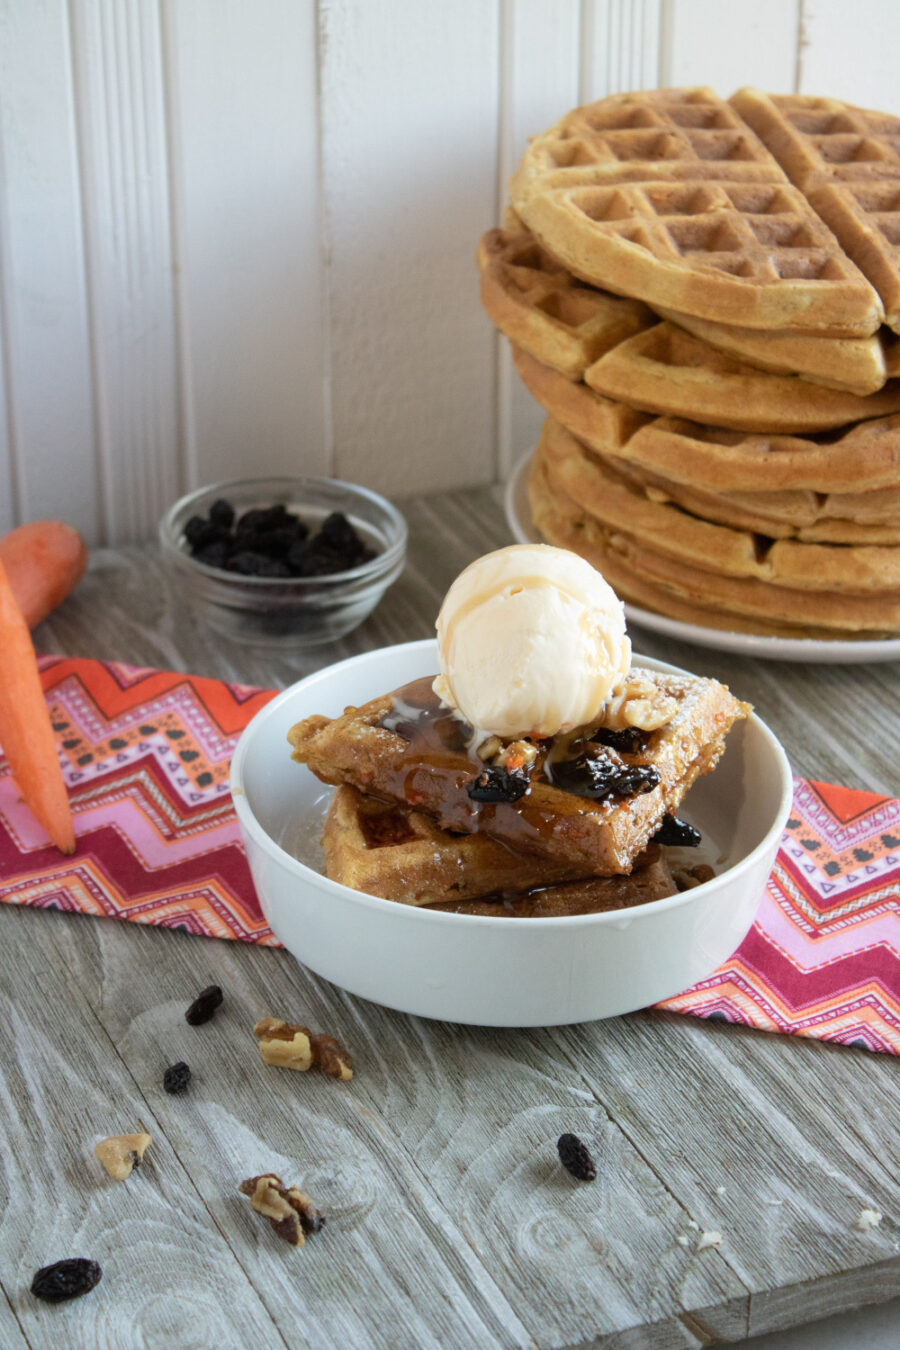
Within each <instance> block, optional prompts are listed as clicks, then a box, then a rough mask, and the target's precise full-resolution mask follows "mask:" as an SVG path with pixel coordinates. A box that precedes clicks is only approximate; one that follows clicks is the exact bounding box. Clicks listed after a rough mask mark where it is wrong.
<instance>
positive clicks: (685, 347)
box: [478, 89, 900, 639]
mask: <svg viewBox="0 0 900 1350" xmlns="http://www.w3.org/2000/svg"><path fill="white" fill-rule="evenodd" d="M510 199H511V203H512V204H511V207H510V209H509V211H508V213H507V218H506V220H505V222H504V225H503V228H502V229H495V230H489V231H488V233H487V234H486V235H485V236H484V238H483V239H482V241H481V245H480V248H479V252H478V262H479V267H480V270H481V294H482V301H483V304H484V306H485V308H486V310H487V312H488V314H489V315H490V317H491V319H492V320H493V322H494V323H495V324H496V326H497V327H498V328H499V329H500V330H501V331H502V332H503V333H504V334H505V335H506V336H507V337H508V338H509V340H510V342H511V343H512V345H513V351H514V358H515V363H516V367H517V369H518V372H519V375H520V376H521V378H522V380H523V381H524V382H525V384H526V386H527V387H528V389H529V390H530V392H531V393H532V394H533V396H534V397H535V398H536V399H537V400H538V402H539V403H540V404H542V405H543V407H544V408H545V410H546V412H547V414H548V416H547V420H546V422H545V424H544V429H543V434H542V437H541V442H540V445H539V448H538V451H537V454H536V456H535V459H534V462H533V467H532V471H531V478H530V484H529V492H530V499H531V507H532V515H533V518H534V522H535V524H536V526H537V527H538V529H539V530H540V532H541V533H542V535H543V536H544V537H545V538H546V539H547V540H548V541H549V542H551V543H554V544H558V545H561V546H563V547H567V548H571V549H574V550H575V552H577V553H580V554H582V555H583V556H584V557H586V558H587V559H588V560H589V561H590V562H592V563H593V564H594V565H595V566H597V567H598V568H599V569H600V570H601V571H602V572H603V573H604V575H605V576H606V577H607V579H608V580H609V581H610V583H611V584H612V585H613V586H614V587H615V589H616V590H617V591H618V593H619V594H620V596H622V597H623V598H624V599H626V600H629V601H632V602H633V603H635V604H638V605H641V606H643V607H644V608H647V609H651V610H655V611H657V612H659V613H662V614H667V615H669V616H671V617H673V618H676V619H679V620H683V621H687V622H690V623H699V624H703V625H706V626H709V627H715V628H727V629H732V630H736V631H741V632H750V633H761V634H771V635H781V636H793V637H817V638H823V637H824V638H860V639H865V638H875V637H883V636H886V635H888V634H892V633H896V632H898V631H900V378H898V377H900V337H898V336H897V334H900V247H898V245H900V118H895V117H890V116H887V115H886V114H882V113H875V112H867V111H864V110H861V109H858V108H853V107H850V106H849V105H847V104H844V103H840V102H837V101H836V100H833V99H825V98H812V97H806V96H799V95H796V96H785V97H777V96H771V95H767V94H763V93H760V92H759V91H757V90H753V89H742V90H739V91H738V93H737V94H735V95H734V96H733V97H732V98H731V99H730V100H729V101H727V102H725V101H723V100H721V99H719V98H718V97H717V96H716V95H715V93H713V91H712V90H709V89H688V90H656V91H652V92H644V93H634V94H620V95H614V96H612V97H610V98H605V99H602V100H600V101H599V102H598V103H594V104H591V105H589V106H587V107H584V108H579V109H576V110H575V111H574V112H572V113H569V114H568V115H567V116H566V117H564V118H563V119H562V121H561V122H559V123H558V124H557V125H556V126H555V127H553V128H552V129H551V130H550V131H549V132H547V133H545V134H544V135H541V136H537V137H535V138H534V139H533V140H532V141H531V143H530V145H529V147H528V149H527V151H526V152H525V155H524V157H523V159H522V161H521V164H520V165H519V168H518V170H517V172H516V173H515V175H514V176H513V179H512V182H511V185H510Z"/></svg>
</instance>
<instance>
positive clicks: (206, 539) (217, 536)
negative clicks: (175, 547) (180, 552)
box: [184, 516, 228, 555]
mask: <svg viewBox="0 0 900 1350" xmlns="http://www.w3.org/2000/svg"><path fill="white" fill-rule="evenodd" d="M184 537H185V539H186V540H187V541H188V544H189V545H190V549H191V553H192V554H195V555H196V553H197V552H198V551H199V550H200V549H202V548H209V546H210V544H218V543H225V544H227V542H228V530H227V529H223V528H222V526H221V525H213V524H212V523H211V522H210V521H208V520H204V519H203V517H202V516H191V519H190V520H189V521H188V523H187V524H186V525H185V527H184Z"/></svg>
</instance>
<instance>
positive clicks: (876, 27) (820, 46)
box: [800, 0, 900, 113]
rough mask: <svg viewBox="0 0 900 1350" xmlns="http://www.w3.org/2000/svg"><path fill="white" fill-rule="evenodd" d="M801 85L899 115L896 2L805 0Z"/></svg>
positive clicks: (899, 24)
mask: <svg viewBox="0 0 900 1350" xmlns="http://www.w3.org/2000/svg"><path fill="white" fill-rule="evenodd" d="M802 37H803V41H802V44H801V51H800V88H801V91H802V92H803V93H804V94H827V95H828V96H829V97H831V98H842V99H846V100H847V101H848V102H850V103H858V104H860V105H861V106H862V107H864V108H878V109H881V110H882V111H884V112H892V113H900V83H898V80H897V49H898V44H900V5H898V4H897V3H896V0H891V3H889V4H885V3H884V0H853V3H848V0H803V34H802Z"/></svg>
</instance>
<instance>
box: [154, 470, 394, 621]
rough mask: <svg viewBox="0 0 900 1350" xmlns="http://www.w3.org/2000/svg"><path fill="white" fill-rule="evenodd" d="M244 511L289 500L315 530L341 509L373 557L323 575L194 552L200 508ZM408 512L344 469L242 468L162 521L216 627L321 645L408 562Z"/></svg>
mask: <svg viewBox="0 0 900 1350" xmlns="http://www.w3.org/2000/svg"><path fill="white" fill-rule="evenodd" d="M220 497H222V498H224V499H225V500H226V501H229V502H230V503H231V505H232V506H233V507H234V509H235V513H236V514H237V515H238V516H240V515H242V514H243V512H244V511H249V510H251V509H254V508H258V509H265V508H266V507H269V506H274V505H276V504H283V505H284V506H286V507H287V508H288V509H289V510H292V511H295V512H296V514H297V515H298V516H300V518H301V519H302V520H303V521H304V522H305V523H306V524H307V525H308V526H309V527H310V531H311V532H312V531H314V530H315V529H316V528H317V527H318V526H319V525H321V523H322V521H323V520H324V519H325V518H326V517H327V516H329V515H331V513H332V512H333V511H341V512H343V514H344V515H345V516H346V517H347V519H348V520H349V521H350V523H351V524H352V525H353V526H354V528H355V529H356V531H357V533H358V534H359V535H360V537H361V538H362V540H363V542H364V543H365V544H367V545H368V547H369V548H370V549H372V550H373V551H374V553H375V557H374V558H371V559H370V560H369V561H368V562H365V563H362V564H361V565H360V566H359V567H353V568H350V569H348V570H347V571H345V572H332V573H331V574H329V575H327V576H316V577H254V576H242V575H240V574H239V573H236V572H226V571H225V570H224V569H223V568H218V567H210V566H208V564H206V563H203V562H199V561H198V560H197V559H196V558H193V557H192V556H191V554H190V551H189V549H188V545H187V542H186V540H185V536H184V528H185V526H186V524H187V522H188V521H189V520H190V519H191V517H192V516H207V515H208V514H209V508H210V507H211V506H212V504H213V502H214V501H216V500H218V498H220ZM406 536H407V529H406V521H405V520H404V519H403V516H402V515H401V514H400V512H399V511H398V510H397V508H396V507H395V506H392V505H391V503H390V502H389V501H387V500H386V499H385V498H384V497H380V496H379V495H378V493H377V492H370V491H369V490H368V488H363V487H357V486H356V484H355V483H343V482H341V481H340V480H339V479H337V478H313V477H309V478H243V479H239V480H237V481H235V482H230V483H213V484H211V485H210V486H209V487H203V488H198V489H197V491H196V492H191V493H188V495H187V496H186V497H182V498H181V499H180V500H179V501H177V502H176V503H175V505H174V506H172V507H170V508H169V510H168V511H167V512H166V514H165V515H164V516H163V518H162V520H161V521H160V524H159V541H160V544H161V546H162V550H163V557H164V559H165V561H166V564H167V565H168V567H169V568H170V569H171V571H172V572H173V574H174V575H175V577H176V578H177V580H178V582H179V584H180V585H181V586H183V588H184V592H185V594H186V595H187V596H188V599H189V600H190V601H191V604H192V606H193V608H194V610H195V612H196V613H197V614H198V616H199V617H201V618H202V619H203V620H205V621H206V622H207V623H208V624H209V626H210V628H213V629H215V631H216V632H217V633H221V634H222V635H223V636H224V637H228V638H231V639H232V640H233V641H234V642H244V643H253V644H257V645H265V646H272V647H314V646H318V645H319V644H321V643H324V642H334V641H335V639H337V638H340V637H344V636H345V635H346V634H347V633H349V632H351V631H352V629H354V628H356V627H357V625H358V624H360V623H362V621H363V619H365V618H366V617H367V616H368V615H369V614H370V613H371V612H372V610H373V609H374V608H375V606H376V605H377V603H378V601H379V600H380V599H381V597H382V595H384V592H385V591H386V590H387V588H388V586H390V584H391V583H392V582H393V581H396V579H397V577H398V576H399V575H400V573H401V572H402V571H403V565H404V560H405V557H406Z"/></svg>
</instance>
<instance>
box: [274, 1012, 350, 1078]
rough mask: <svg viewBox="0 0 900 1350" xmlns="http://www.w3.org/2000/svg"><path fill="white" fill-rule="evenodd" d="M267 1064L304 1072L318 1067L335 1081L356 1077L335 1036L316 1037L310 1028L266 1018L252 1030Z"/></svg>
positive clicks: (348, 1057)
mask: <svg viewBox="0 0 900 1350" xmlns="http://www.w3.org/2000/svg"><path fill="white" fill-rule="evenodd" d="M253 1034H254V1036H255V1037H256V1038H257V1040H258V1041H259V1049H260V1053H261V1054H262V1057H263V1059H264V1060H265V1062H266V1064H277V1065H278V1066H279V1067H280V1068H282V1069H299V1070H300V1071H301V1072H303V1073H305V1072H306V1070H307V1069H311V1068H312V1067H313V1065H314V1064H318V1065H319V1066H320V1067H321V1068H322V1069H323V1070H324V1072H325V1073H327V1074H329V1075H330V1076H331V1077H332V1078H339V1079H341V1081H342V1082H346V1081H347V1079H348V1078H352V1077H353V1061H352V1060H351V1058H350V1056H349V1055H348V1054H347V1051H346V1050H345V1049H344V1048H343V1047H342V1046H341V1045H340V1043H339V1042H338V1041H336V1040H335V1038H334V1037H333V1036H326V1035H325V1034H324V1033H323V1034H319V1035H313V1033H312V1032H311V1031H310V1030H309V1027H303V1026H299V1025H293V1024H291V1023H289V1022H283V1021H282V1020H281V1018H279V1017H263V1018H262V1019H261V1020H260V1021H259V1022H257V1023H256V1026H255V1027H254V1028H253Z"/></svg>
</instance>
